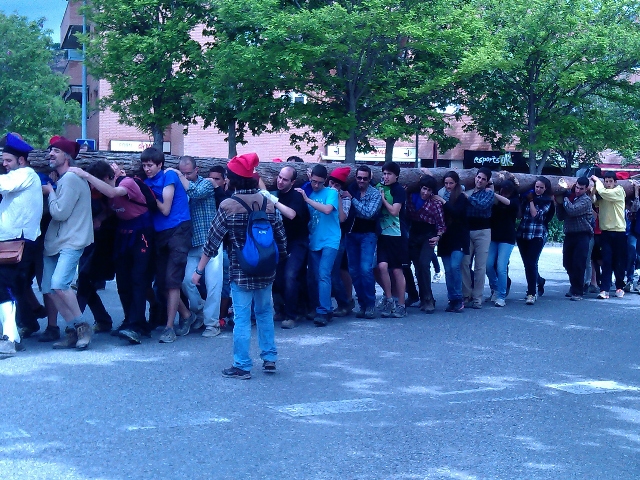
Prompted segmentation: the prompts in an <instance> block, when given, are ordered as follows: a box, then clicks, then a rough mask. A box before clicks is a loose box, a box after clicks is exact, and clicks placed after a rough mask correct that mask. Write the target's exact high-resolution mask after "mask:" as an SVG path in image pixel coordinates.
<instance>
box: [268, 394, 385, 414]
mask: <svg viewBox="0 0 640 480" xmlns="http://www.w3.org/2000/svg"><path fill="white" fill-rule="evenodd" d="M270 408H273V409H274V410H276V411H278V412H280V413H286V414H287V415H290V416H292V417H308V416H314V415H331V414H334V413H354V412H373V411H375V410H380V409H381V408H382V403H380V402H378V401H376V400H374V399H373V398H361V399H357V400H337V401H333V402H315V403H295V404H292V405H282V406H280V407H270Z"/></svg>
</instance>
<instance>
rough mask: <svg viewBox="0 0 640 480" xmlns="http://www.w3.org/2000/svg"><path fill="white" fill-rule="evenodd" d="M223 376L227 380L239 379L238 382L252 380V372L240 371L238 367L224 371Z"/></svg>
mask: <svg viewBox="0 0 640 480" xmlns="http://www.w3.org/2000/svg"><path fill="white" fill-rule="evenodd" d="M274 367H275V365H274ZM222 376H223V377H226V378H237V379H238V380H249V379H250V378H251V372H247V371H246V370H240V369H239V368H237V367H229V368H225V369H224V370H222Z"/></svg>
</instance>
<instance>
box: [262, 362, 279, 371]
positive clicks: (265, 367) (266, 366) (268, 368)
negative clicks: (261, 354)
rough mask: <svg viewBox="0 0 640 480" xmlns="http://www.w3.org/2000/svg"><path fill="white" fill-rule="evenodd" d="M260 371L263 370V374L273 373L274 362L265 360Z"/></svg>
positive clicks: (274, 369) (274, 368)
mask: <svg viewBox="0 0 640 480" xmlns="http://www.w3.org/2000/svg"><path fill="white" fill-rule="evenodd" d="M262 370H264V372H265V373H275V372H276V362H272V361H270V360H265V361H264V362H262Z"/></svg>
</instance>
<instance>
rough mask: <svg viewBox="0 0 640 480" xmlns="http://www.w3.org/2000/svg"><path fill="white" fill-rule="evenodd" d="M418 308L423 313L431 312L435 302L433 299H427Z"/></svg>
mask: <svg viewBox="0 0 640 480" xmlns="http://www.w3.org/2000/svg"><path fill="white" fill-rule="evenodd" d="M420 310H422V311H423V312H424V313H428V314H432V313H435V311H436V302H435V301H434V300H427V301H425V302H424V303H423V304H422V305H421V306H420Z"/></svg>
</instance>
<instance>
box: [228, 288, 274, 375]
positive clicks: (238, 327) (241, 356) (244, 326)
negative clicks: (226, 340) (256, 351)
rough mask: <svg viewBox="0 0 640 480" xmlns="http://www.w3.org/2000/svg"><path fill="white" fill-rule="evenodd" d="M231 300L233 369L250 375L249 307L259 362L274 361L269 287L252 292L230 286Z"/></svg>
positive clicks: (271, 303)
mask: <svg viewBox="0 0 640 480" xmlns="http://www.w3.org/2000/svg"><path fill="white" fill-rule="evenodd" d="M231 299H232V300H233V311H234V314H235V315H234V318H233V321H234V322H235V326H234V327H233V366H234V367H236V368H239V369H241V370H246V371H250V370H251V367H252V365H253V363H252V362H251V355H249V349H250V347H251V304H252V303H253V309H254V312H255V314H256V328H257V330H258V346H259V347H260V358H261V359H262V360H267V361H270V362H275V361H276V360H277V359H278V352H277V351H276V342H275V332H274V328H273V299H272V297H271V285H268V286H266V287H264V288H257V289H255V290H247V289H244V288H240V287H239V286H238V284H237V283H235V282H231Z"/></svg>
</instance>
